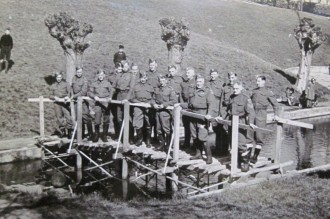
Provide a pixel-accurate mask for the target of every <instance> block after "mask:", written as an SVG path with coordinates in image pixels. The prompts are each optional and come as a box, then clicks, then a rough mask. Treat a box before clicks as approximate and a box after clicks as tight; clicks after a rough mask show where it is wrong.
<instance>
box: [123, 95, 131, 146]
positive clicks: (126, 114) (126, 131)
mask: <svg viewBox="0 0 330 219" xmlns="http://www.w3.org/2000/svg"><path fill="white" fill-rule="evenodd" d="M123 102H124V136H123V150H124V151H125V149H126V148H127V147H128V139H129V120H130V115H129V107H130V106H129V102H128V101H127V100H124V101H123Z"/></svg>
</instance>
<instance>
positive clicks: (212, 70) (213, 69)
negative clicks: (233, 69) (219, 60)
mask: <svg viewBox="0 0 330 219" xmlns="http://www.w3.org/2000/svg"><path fill="white" fill-rule="evenodd" d="M212 72H216V73H219V72H218V70H217V69H215V68H211V70H210V74H211V73H212Z"/></svg>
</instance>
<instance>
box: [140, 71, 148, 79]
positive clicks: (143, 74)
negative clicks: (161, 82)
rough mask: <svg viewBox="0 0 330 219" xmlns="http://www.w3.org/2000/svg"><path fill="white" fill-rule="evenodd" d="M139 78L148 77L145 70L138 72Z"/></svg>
mask: <svg viewBox="0 0 330 219" xmlns="http://www.w3.org/2000/svg"><path fill="white" fill-rule="evenodd" d="M140 78H145V79H148V74H147V73H146V72H140Z"/></svg>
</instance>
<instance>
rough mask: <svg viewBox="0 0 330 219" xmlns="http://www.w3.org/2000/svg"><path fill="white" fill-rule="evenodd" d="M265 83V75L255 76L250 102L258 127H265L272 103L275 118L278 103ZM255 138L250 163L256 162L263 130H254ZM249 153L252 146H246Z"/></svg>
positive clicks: (263, 139)
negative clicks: (255, 83)
mask: <svg viewBox="0 0 330 219" xmlns="http://www.w3.org/2000/svg"><path fill="white" fill-rule="evenodd" d="M265 84H266V77H265V76H258V77H257V86H258V87H257V88H255V89H254V90H253V91H252V96H251V99H252V103H253V107H254V110H255V114H256V116H255V123H254V124H255V125H256V126H258V127H260V128H265V127H266V123H267V108H268V106H269V104H270V105H272V107H273V109H274V119H275V120H276V119H277V116H276V115H277V113H278V112H277V111H278V103H277V100H276V97H275V95H274V94H273V92H272V91H270V90H269V89H266V88H265ZM255 140H256V147H255V150H254V154H253V156H252V158H251V163H256V162H257V160H258V156H259V153H260V151H261V148H262V147H263V146H264V144H265V136H264V133H263V132H260V131H256V132H255ZM248 151H249V154H250V153H251V151H252V146H251V147H249V148H248Z"/></svg>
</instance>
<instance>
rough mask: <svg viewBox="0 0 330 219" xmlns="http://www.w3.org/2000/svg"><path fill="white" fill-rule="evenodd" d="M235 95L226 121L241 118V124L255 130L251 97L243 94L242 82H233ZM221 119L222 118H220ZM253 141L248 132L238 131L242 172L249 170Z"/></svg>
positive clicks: (239, 160)
mask: <svg viewBox="0 0 330 219" xmlns="http://www.w3.org/2000/svg"><path fill="white" fill-rule="evenodd" d="M232 86H233V87H232V88H233V94H232V95H231V96H230V98H229V100H228V104H227V111H226V116H225V118H224V119H232V116H234V115H235V116H239V123H242V124H247V125H250V126H251V127H252V128H255V125H254V124H253V122H254V118H255V113H254V109H253V104H252V101H251V99H250V97H249V96H248V95H246V94H244V93H242V90H243V86H242V83H241V82H238V81H235V82H233V85H232ZM220 118H221V117H220ZM252 141H253V140H252V139H251V138H249V137H248V133H247V130H244V129H241V128H240V129H239V130H238V168H241V170H242V172H247V171H248V170H249V156H248V153H247V152H248V151H247V145H249V144H251V143H252Z"/></svg>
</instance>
